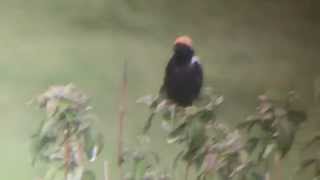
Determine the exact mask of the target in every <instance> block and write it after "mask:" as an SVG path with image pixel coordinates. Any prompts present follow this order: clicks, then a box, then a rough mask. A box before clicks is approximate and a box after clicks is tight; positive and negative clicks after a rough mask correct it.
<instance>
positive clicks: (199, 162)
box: [138, 88, 249, 179]
mask: <svg viewBox="0 0 320 180" xmlns="http://www.w3.org/2000/svg"><path fill="white" fill-rule="evenodd" d="M223 101H224V99H223V96H220V95H215V94H213V93H212V92H211V89H210V88H206V89H204V90H203V92H202V93H201V95H200V97H199V98H198V99H197V100H196V101H195V102H194V103H193V105H192V106H189V107H181V106H178V105H177V104H175V103H173V102H171V101H170V100H168V99H166V98H165V97H162V96H145V97H142V98H140V99H139V100H138V102H139V103H144V104H146V105H148V106H149V107H150V108H151V115H150V117H149V119H148V121H147V123H146V125H145V128H144V133H146V132H147V131H148V129H149V128H150V127H151V124H152V120H153V119H154V117H155V115H158V116H160V117H161V119H162V127H163V128H164V129H165V130H166V131H167V143H168V144H172V143H176V144H179V145H181V147H182V148H181V149H182V150H181V151H180V152H178V153H177V155H176V158H175V159H174V160H173V163H172V164H173V169H176V166H177V165H178V162H179V161H183V162H185V163H186V177H187V176H188V171H189V170H188V169H189V167H195V168H196V170H197V172H198V175H197V179H206V178H207V177H210V176H215V177H217V176H219V177H222V178H235V177H238V176H242V175H241V173H242V171H243V170H244V169H246V167H247V165H248V164H249V161H248V159H247V157H248V156H247V154H246V152H245V151H244V147H245V146H244V144H243V143H244V141H243V140H242V137H241V135H240V133H239V131H237V130H231V129H230V128H228V127H227V125H226V124H223V123H220V122H217V117H216V113H217V109H218V108H219V106H220V105H221V104H222V103H223Z"/></svg>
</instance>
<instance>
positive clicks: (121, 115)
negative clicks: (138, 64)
mask: <svg viewBox="0 0 320 180" xmlns="http://www.w3.org/2000/svg"><path fill="white" fill-rule="evenodd" d="M127 94H128V79H127V62H126V61H125V62H124V65H123V80H122V85H121V94H120V98H121V101H120V107H119V119H118V123H119V124H118V125H119V127H118V128H119V129H118V167H119V175H120V180H122V179H123V171H122V162H123V157H122V156H123V125H124V119H125V114H126V111H127Z"/></svg>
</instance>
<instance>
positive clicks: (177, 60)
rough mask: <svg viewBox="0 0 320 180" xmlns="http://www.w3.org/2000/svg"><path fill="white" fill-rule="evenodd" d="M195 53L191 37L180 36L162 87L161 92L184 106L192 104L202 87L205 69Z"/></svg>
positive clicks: (175, 44)
mask: <svg viewBox="0 0 320 180" xmlns="http://www.w3.org/2000/svg"><path fill="white" fill-rule="evenodd" d="M194 54H195V53H194V49H193V48H192V40H191V38H190V37H188V36H180V37H178V38H177V39H176V41H175V43H174V53H173V55H172V57H171V59H170V61H169V62H168V64H167V67H166V71H165V77H164V83H163V86H162V88H161V93H164V94H165V95H166V96H167V98H168V99H170V100H172V101H173V102H175V103H176V104H178V105H180V106H183V107H186V106H190V105H192V102H193V101H194V100H195V99H196V98H197V97H198V95H199V93H200V90H201V87H202V81H203V70H202V66H201V64H200V62H199V59H198V58H197V57H196V56H194Z"/></svg>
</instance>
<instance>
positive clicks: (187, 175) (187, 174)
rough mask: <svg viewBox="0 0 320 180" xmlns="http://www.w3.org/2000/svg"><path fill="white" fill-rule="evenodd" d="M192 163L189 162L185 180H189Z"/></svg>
mask: <svg viewBox="0 0 320 180" xmlns="http://www.w3.org/2000/svg"><path fill="white" fill-rule="evenodd" d="M190 166H191V163H190V162H187V165H186V172H185V177H184V180H188V177H189V171H190Z"/></svg>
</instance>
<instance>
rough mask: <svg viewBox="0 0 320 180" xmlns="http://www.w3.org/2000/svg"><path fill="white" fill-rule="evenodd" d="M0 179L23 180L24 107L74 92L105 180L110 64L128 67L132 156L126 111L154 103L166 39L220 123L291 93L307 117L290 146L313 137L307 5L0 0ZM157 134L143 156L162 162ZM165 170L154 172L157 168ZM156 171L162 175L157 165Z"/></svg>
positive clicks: (111, 115) (312, 10)
mask: <svg viewBox="0 0 320 180" xmlns="http://www.w3.org/2000/svg"><path fill="white" fill-rule="evenodd" d="M0 2H1V4H0V22H1V23H0V82H1V88H0V105H1V108H0V114H1V122H2V123H1V131H0V139H1V148H0V154H1V161H0V168H1V171H0V179H3V180H5V179H10V180H21V179H33V178H34V177H36V175H37V174H39V172H41V168H39V167H37V168H33V167H31V157H30V151H29V146H30V141H29V139H30V136H31V135H32V132H33V131H34V130H35V128H36V125H37V124H38V123H39V121H40V120H41V119H42V118H44V114H41V113H40V112H39V110H37V108H34V107H32V106H27V105H26V103H27V102H28V101H29V100H30V99H31V98H33V97H35V96H36V95H37V94H39V93H41V92H43V91H44V90H45V89H46V88H47V87H48V86H50V85H54V84H66V83H69V82H73V83H75V84H76V85H77V86H79V87H80V88H82V89H83V90H84V91H85V92H86V93H87V94H88V95H89V96H90V97H91V99H92V101H91V102H92V105H93V107H94V111H95V112H96V114H97V115H98V116H99V117H100V121H99V122H98V124H97V127H98V128H99V129H100V130H101V131H103V133H104V135H105V143H106V144H105V149H104V151H103V153H102V156H101V158H100V160H99V161H97V162H96V163H95V164H94V165H93V168H94V169H95V171H96V172H97V175H98V177H99V178H100V179H101V177H102V168H103V167H102V166H103V165H102V164H103V160H108V161H109V162H110V164H111V172H110V173H111V177H112V179H117V178H116V177H117V170H116V167H115V162H116V156H115V155H116V143H115V142H116V136H115V135H116V127H117V126H116V118H117V110H118V106H119V89H120V88H119V86H120V81H121V75H122V74H121V72H122V64H123V61H124V60H127V61H128V63H129V67H128V70H129V72H128V73H129V112H128V118H127V123H126V132H125V137H126V140H125V142H126V143H127V144H128V145H130V144H133V142H134V140H135V138H134V137H135V136H136V135H137V134H138V133H139V132H140V128H141V127H142V126H143V123H144V121H145V119H146V116H147V112H148V110H147V109H146V108H145V107H143V106H140V105H136V104H135V100H136V99H137V98H138V97H140V96H143V95H145V94H155V93H156V92H157V91H158V89H159V86H160V85H161V83H162V77H163V71H164V67H165V64H166V63H167V61H168V58H169V57H170V55H171V53H172V44H173V41H174V39H175V37H176V36H178V35H182V34H188V35H190V36H191V37H192V38H193V39H194V47H195V49H196V52H197V54H198V55H199V56H200V58H201V61H202V63H203V65H204V69H205V81H206V85H208V86H212V87H214V89H215V90H216V91H218V92H220V93H222V94H224V95H225V99H226V102H225V104H224V105H223V107H222V109H221V112H220V117H219V118H220V119H219V120H221V121H226V122H228V123H230V124H233V123H235V122H238V121H241V120H243V119H245V117H246V115H248V114H249V113H250V112H252V111H253V110H254V107H255V103H256V96H257V95H259V94H261V93H263V92H265V91H268V92H272V93H274V94H283V95H284V94H285V93H286V92H287V91H288V90H291V89H295V90H297V91H298V92H299V93H300V95H301V97H302V98H303V99H304V102H305V104H306V105H307V106H308V107H309V113H310V115H311V120H310V122H309V123H308V125H306V126H305V127H304V130H303V131H302V133H301V136H300V138H299V139H300V140H299V142H298V143H297V147H296V148H295V149H296V152H293V153H292V154H290V155H289V157H288V161H287V162H288V163H287V164H286V168H285V170H286V174H287V177H289V176H290V174H292V171H293V169H294V168H295V167H294V165H289V164H290V162H293V161H296V160H297V159H299V158H297V157H298V156H297V154H294V153H297V152H298V151H299V144H301V142H302V141H303V139H304V138H308V137H310V135H311V134H312V133H313V132H316V131H317V129H318V128H319V127H320V123H317V117H318V113H317V108H316V107H315V106H314V99H313V93H314V89H315V88H314V80H315V79H316V78H317V77H318V76H319V75H320V72H319V68H320V60H319V55H320V49H319V47H320V44H319V42H320V35H319V33H320V19H319V18H320V11H319V8H320V1H318V0H304V1H301V0H267V1H266V0H242V1H239V0H184V1H182V0H29V1H23V0H2V1H0ZM158 127H159V126H155V127H153V129H152V131H153V132H152V138H153V141H154V142H153V147H154V148H155V149H158V151H161V153H162V154H164V155H165V156H167V157H168V159H170V157H172V156H173V155H174V152H175V147H171V146H170V147H165V148H164V146H165V141H164V135H163V132H162V130H161V129H159V128H158ZM164 164H165V163H164ZM164 166H165V165H164Z"/></svg>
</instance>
